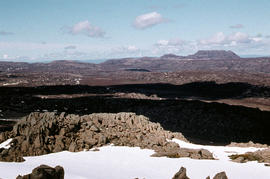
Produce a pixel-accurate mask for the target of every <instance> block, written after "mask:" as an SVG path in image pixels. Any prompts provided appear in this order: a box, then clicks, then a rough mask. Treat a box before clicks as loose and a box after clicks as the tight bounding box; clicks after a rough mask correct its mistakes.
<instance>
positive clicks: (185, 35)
mask: <svg viewBox="0 0 270 179" xmlns="http://www.w3.org/2000/svg"><path fill="white" fill-rule="evenodd" d="M269 8H270V1H269V0H260V1H255V0H166V1H165V0H136V1H131V0H129V1H128V0H114V1H112V0H42V1H37V0H8V1H0V59H1V60H14V61H15V60H16V61H43V60H61V59H71V60H89V59H108V58H120V57H129V56H136V57H137V56H160V55H162V54H165V53H175V54H178V55H186V54H191V53H194V52H196V51H197V50H200V49H225V50H233V51H235V52H236V53H238V54H240V55H251V54H252V55H254V54H256V55H270V23H269V18H270V11H269Z"/></svg>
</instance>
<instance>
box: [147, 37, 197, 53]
mask: <svg viewBox="0 0 270 179" xmlns="http://www.w3.org/2000/svg"><path fill="white" fill-rule="evenodd" d="M191 46H192V42H189V41H184V40H182V39H179V38H174V39H169V40H159V41H157V42H156V43H155V44H154V48H153V50H152V52H153V53H154V54H156V55H163V54H165V53H175V54H179V53H183V52H184V51H190V48H191Z"/></svg>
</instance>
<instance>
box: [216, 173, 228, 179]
mask: <svg viewBox="0 0 270 179" xmlns="http://www.w3.org/2000/svg"><path fill="white" fill-rule="evenodd" d="M213 179H228V177H227V175H226V173H225V172H220V173H217V174H216V175H215V176H214V178H213Z"/></svg>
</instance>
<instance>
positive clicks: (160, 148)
mask: <svg viewBox="0 0 270 179" xmlns="http://www.w3.org/2000/svg"><path fill="white" fill-rule="evenodd" d="M9 136H11V137H12V138H13V140H12V142H11V143H10V146H11V147H10V148H9V149H1V150H2V151H1V153H0V160H2V161H17V162H20V161H23V158H22V156H36V155H43V154H48V153H52V152H60V151H63V150H68V151H71V152H78V151H82V150H84V149H86V150H89V149H91V148H95V147H100V146H103V145H106V144H114V145H117V146H130V147H141V148H147V149H153V150H155V151H156V152H157V155H160V156H168V157H192V158H197V159H209V158H212V159H213V157H212V154H211V153H210V152H208V151H206V150H198V151H197V150H194V151H193V150H192V149H191V150H189V149H181V150H180V147H179V145H178V144H176V143H174V142H169V141H167V140H168V139H169V140H170V139H172V138H177V139H181V140H185V141H186V139H185V138H184V136H183V135H182V134H181V133H173V132H170V131H165V130H164V129H163V128H162V127H161V126H160V124H159V123H153V122H150V121H149V119H148V118H146V117H144V116H142V115H140V116H138V115H136V114H134V113H117V114H111V113H96V114H91V115H85V116H79V115H73V114H65V113H61V114H56V113H49V112H46V113H31V114H30V115H29V116H27V117H24V118H23V119H21V120H20V121H19V122H18V123H17V124H16V125H15V126H14V127H13V130H12V132H11V133H10V134H9ZM172 153H177V155H175V156H172ZM161 154H162V155H161ZM210 156H211V157H210Z"/></svg>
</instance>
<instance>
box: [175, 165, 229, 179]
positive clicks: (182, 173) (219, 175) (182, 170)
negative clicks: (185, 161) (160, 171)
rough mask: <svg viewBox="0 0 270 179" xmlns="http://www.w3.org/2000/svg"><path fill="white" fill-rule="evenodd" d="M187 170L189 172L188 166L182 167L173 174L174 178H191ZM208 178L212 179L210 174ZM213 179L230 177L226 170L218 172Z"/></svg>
mask: <svg viewBox="0 0 270 179" xmlns="http://www.w3.org/2000/svg"><path fill="white" fill-rule="evenodd" d="M186 172H187V170H186V168H185V167H181V168H180V170H179V171H178V172H177V173H176V174H175V175H174V176H173V178H172V179H189V177H188V176H187V173H186ZM206 179H210V177H209V176H208V177H207V178H206ZM213 179H228V177H227V175H226V173H225V172H220V173H217V174H216V175H215V176H214V178H213Z"/></svg>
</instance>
